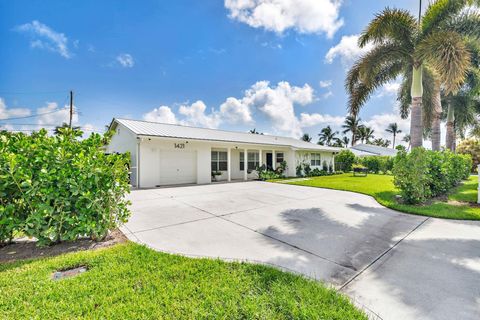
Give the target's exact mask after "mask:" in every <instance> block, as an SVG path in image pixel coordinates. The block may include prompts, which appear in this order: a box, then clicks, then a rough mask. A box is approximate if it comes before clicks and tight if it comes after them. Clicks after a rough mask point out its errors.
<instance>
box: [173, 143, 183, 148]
mask: <svg viewBox="0 0 480 320" xmlns="http://www.w3.org/2000/svg"><path fill="white" fill-rule="evenodd" d="M174 147H175V149H185V143H174Z"/></svg>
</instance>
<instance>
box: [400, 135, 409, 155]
mask: <svg viewBox="0 0 480 320" xmlns="http://www.w3.org/2000/svg"><path fill="white" fill-rule="evenodd" d="M402 141H403V142H406V143H408V147H407V151H408V150H410V135H409V134H406V135H405V136H404V137H403V139H402Z"/></svg>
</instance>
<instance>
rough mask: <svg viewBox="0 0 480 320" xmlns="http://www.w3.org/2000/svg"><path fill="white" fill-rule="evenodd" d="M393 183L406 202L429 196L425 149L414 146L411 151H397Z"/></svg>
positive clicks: (419, 200) (424, 198)
mask: <svg viewBox="0 0 480 320" xmlns="http://www.w3.org/2000/svg"><path fill="white" fill-rule="evenodd" d="M393 175H394V180H393V183H394V184H395V186H396V187H397V188H398V189H400V193H401V195H402V198H403V200H404V201H405V202H406V203H411V204H414V203H421V202H424V201H425V200H426V199H428V198H429V197H430V196H431V191H430V188H429V184H430V175H429V161H428V156H427V151H426V150H425V149H423V148H415V149H413V150H412V152H411V153H409V154H407V153H406V152H399V153H398V154H397V156H396V158H395V165H394V166H393Z"/></svg>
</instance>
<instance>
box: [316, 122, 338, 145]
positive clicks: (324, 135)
mask: <svg viewBox="0 0 480 320" xmlns="http://www.w3.org/2000/svg"><path fill="white" fill-rule="evenodd" d="M337 135H338V131H333V130H332V128H331V127H330V126H327V127H325V128H323V129H322V130H321V131H320V133H319V134H318V136H319V137H320V138H319V139H318V144H320V145H322V146H323V145H327V146H331V145H332V144H333V143H334V142H335V140H336V139H337Z"/></svg>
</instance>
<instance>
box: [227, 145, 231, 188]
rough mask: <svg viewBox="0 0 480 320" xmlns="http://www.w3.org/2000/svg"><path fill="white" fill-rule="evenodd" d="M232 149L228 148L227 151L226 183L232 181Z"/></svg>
mask: <svg viewBox="0 0 480 320" xmlns="http://www.w3.org/2000/svg"><path fill="white" fill-rule="evenodd" d="M231 161H232V149H231V148H230V147H228V149H227V181H228V182H230V181H232V164H231Z"/></svg>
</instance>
